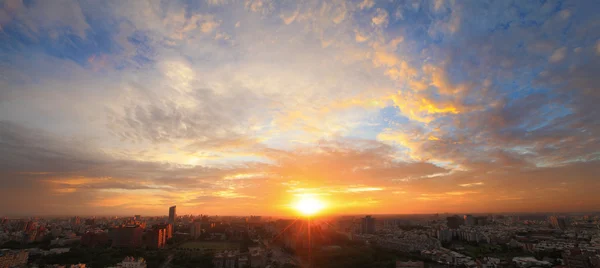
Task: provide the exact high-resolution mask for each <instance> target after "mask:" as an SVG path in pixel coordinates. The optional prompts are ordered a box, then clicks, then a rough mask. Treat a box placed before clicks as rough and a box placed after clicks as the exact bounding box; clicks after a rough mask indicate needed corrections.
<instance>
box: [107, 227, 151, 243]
mask: <svg viewBox="0 0 600 268" xmlns="http://www.w3.org/2000/svg"><path fill="white" fill-rule="evenodd" d="M108 237H109V239H110V240H112V244H111V246H112V247H128V248H135V247H141V246H142V245H143V238H144V229H143V228H142V227H139V226H125V227H118V228H113V229H110V231H109V232H108Z"/></svg>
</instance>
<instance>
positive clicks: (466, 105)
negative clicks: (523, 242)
mask: <svg viewBox="0 0 600 268" xmlns="http://www.w3.org/2000/svg"><path fill="white" fill-rule="evenodd" d="M225 11H226V12H225ZM596 11H597V7H595V6H594V5H592V4H587V3H581V4H578V5H574V4H572V3H563V4H562V5H557V4H556V3H554V2H551V1H548V2H545V3H525V2H514V3H512V2H504V1H495V2H491V3H486V4H482V5H463V3H461V2H456V1H431V3H430V4H427V5H422V4H421V2H420V1H407V2H404V3H394V4H393V5H381V6H380V5H377V7H376V6H375V2H374V1H358V2H354V3H351V2H345V1H324V2H318V3H316V2H315V3H311V2H297V3H296V2H294V3H291V2H290V3H288V2H280V1H254V0H252V1H243V2H237V1H205V2H201V3H192V2H186V1H184V2H169V3H162V2H156V1H127V2H113V3H104V2H98V3H96V2H72V1H64V2H61V3H59V4H56V3H51V2H46V1H31V2H27V3H25V4H23V3H21V2H20V1H5V2H4V5H3V6H2V10H0V26H1V27H2V28H1V29H2V34H3V40H4V42H3V43H2V45H1V46H2V48H3V49H1V50H0V51H2V52H0V56H1V57H0V58H2V59H3V60H2V62H1V64H0V72H2V73H3V74H5V75H3V76H2V77H0V85H1V86H0V103H1V105H0V122H1V123H0V160H2V161H0V180H1V181H2V183H3V184H2V185H3V189H2V190H0V195H2V196H3V198H4V199H3V201H5V202H4V203H5V204H6V205H5V206H3V207H0V210H1V211H15V212H17V213H18V212H19V211H23V213H25V212H27V213H38V212H41V213H55V212H57V211H59V212H63V211H64V213H66V214H75V213H82V212H88V211H93V213H100V214H102V213H111V212H113V211H123V213H128V214H131V213H133V212H134V211H135V212H140V211H142V212H140V213H144V214H149V215H150V214H164V207H166V206H168V205H170V204H172V203H177V204H178V206H181V209H182V210H184V211H186V212H189V213H197V211H198V209H199V207H201V209H202V210H203V211H205V212H207V213H208V212H209V211H214V212H215V213H217V212H219V213H220V212H221V211H227V212H228V213H231V214H235V213H244V214H245V213H249V212H257V213H272V214H286V213H288V214H289V211H285V207H286V204H287V203H288V201H291V200H290V199H293V198H294V194H315V195H317V194H318V195H319V196H320V197H323V198H324V199H328V200H327V201H328V202H329V203H331V204H333V205H334V206H337V208H339V209H344V211H350V212H353V213H354V212H355V213H364V212H365V211H367V212H370V213H396V212H401V213H429V212H435V211H442V210H444V211H462V210H469V211H471V212H487V211H507V210H514V211H535V210H548V209H551V210H558V211H560V210H565V211H566V210H575V209H584V208H588V207H589V208H595V207H597V206H598V204H599V203H598V202H600V201H599V200H598V199H597V198H596V197H595V195H593V191H596V190H597V189H598V187H599V186H598V184H597V182H595V181H594V178H595V177H594V175H595V174H597V173H598V170H597V168H595V166H594V165H597V163H596V162H597V160H598V153H597V152H598V151H599V150H600V140H599V139H598V138H597V137H598V136H599V134H600V128H598V127H597V126H598V125H599V119H598V118H600V116H599V115H598V108H597V107H598V105H597V104H598V102H600V95H598V93H597V92H598V91H597V90H596V89H597V85H598V84H599V83H600V81H599V80H598V78H597V77H598V76H597V75H596V73H598V72H600V57H598V55H600V45H599V43H598V40H597V39H596V38H595V37H594V34H593V33H596V32H598V27H597V26H598V24H597V23H596V21H595V17H594V15H595V14H596V13H597V12H596ZM65 12H66V13H65ZM67 13H68V14H67ZM390 17H392V18H390ZM400 20H401V22H400ZM570 50H572V51H573V52H572V53H569V51H570ZM548 63H551V64H548ZM563 182H568V184H564V185H563V184H561V183H563ZM542 186H543V187H542ZM561 187H562V188H561ZM563 188H564V189H566V190H565V191H564V193H565V194H563V192H561V195H560V196H556V189H563ZM470 190H472V191H470ZM521 191H530V192H534V193H535V194H532V195H528V194H526V193H524V192H521ZM22 196H32V197H31V203H27V204H25V203H24V202H22V201H20V200H21V199H22ZM489 196H492V197H491V198H490V197H489ZM534 197H535V198H534ZM240 198H242V199H240ZM581 198H583V201H585V202H584V203H583V205H577V207H576V206H575V205H573V204H574V203H573V200H581ZM242 200H243V201H244V202H240V201H242ZM13 203H19V204H20V207H19V208H18V211H16V209H17V208H15V207H12V206H9V205H10V204H13ZM142 203H143V204H142ZM398 209H401V210H403V211H397V210H398ZM465 212H466V211H465ZM11 213H12V212H11Z"/></svg>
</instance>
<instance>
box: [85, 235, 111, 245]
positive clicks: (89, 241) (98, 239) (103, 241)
mask: <svg viewBox="0 0 600 268" xmlns="http://www.w3.org/2000/svg"><path fill="white" fill-rule="evenodd" d="M108 241H109V238H108V233H107V232H105V231H97V232H94V231H90V232H86V233H85V234H83V235H82V236H81V245H82V246H86V247H95V246H104V245H107V244H108Z"/></svg>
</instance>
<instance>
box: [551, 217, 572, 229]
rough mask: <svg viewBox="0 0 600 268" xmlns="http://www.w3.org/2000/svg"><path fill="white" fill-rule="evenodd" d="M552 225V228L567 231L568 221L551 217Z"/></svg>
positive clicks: (563, 218)
mask: <svg viewBox="0 0 600 268" xmlns="http://www.w3.org/2000/svg"><path fill="white" fill-rule="evenodd" d="M549 221H550V224H551V225H552V227H554V228H555V229H561V230H565V229H567V225H568V223H567V219H566V218H565V217H558V216H550V219H549Z"/></svg>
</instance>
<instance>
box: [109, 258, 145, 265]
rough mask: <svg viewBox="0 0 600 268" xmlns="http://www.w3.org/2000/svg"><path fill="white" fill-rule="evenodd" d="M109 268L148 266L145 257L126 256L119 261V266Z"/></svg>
mask: <svg viewBox="0 0 600 268" xmlns="http://www.w3.org/2000/svg"><path fill="white" fill-rule="evenodd" d="M109 268H146V260H144V259H143V258H139V259H136V258H134V257H125V259H123V261H122V262H120V263H117V266H115V267H109Z"/></svg>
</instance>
